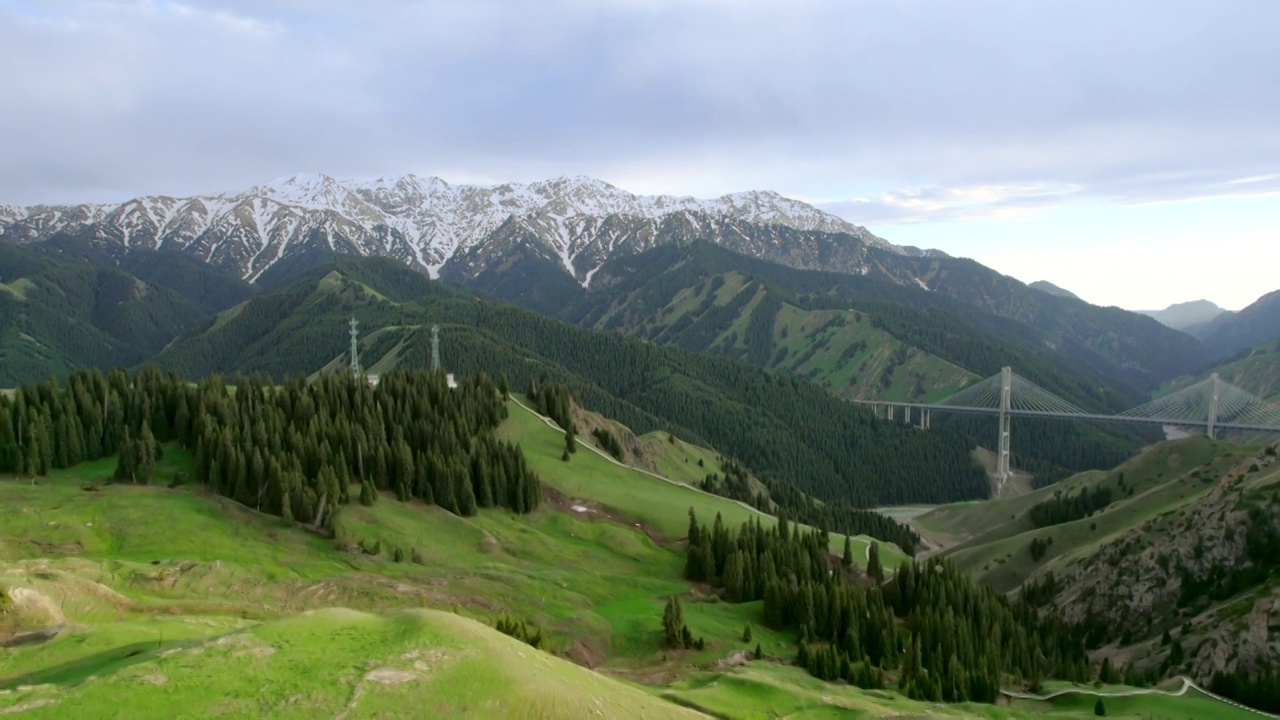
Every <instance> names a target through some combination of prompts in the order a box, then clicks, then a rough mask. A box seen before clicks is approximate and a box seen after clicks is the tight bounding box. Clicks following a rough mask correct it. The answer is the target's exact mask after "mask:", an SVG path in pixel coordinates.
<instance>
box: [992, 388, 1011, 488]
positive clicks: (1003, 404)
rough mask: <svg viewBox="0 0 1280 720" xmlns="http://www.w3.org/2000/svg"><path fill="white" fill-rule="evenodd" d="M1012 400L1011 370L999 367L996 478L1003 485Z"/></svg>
mask: <svg viewBox="0 0 1280 720" xmlns="http://www.w3.org/2000/svg"><path fill="white" fill-rule="evenodd" d="M1012 400H1013V370H1012V369H1011V368H1008V367H1003V368H1000V438H999V441H1000V447H999V450H998V452H997V455H996V480H997V481H998V482H999V483H1000V484H1001V485H1004V484H1005V482H1006V481H1007V480H1008V479H1009V441H1010V433H1009V430H1010V427H1009V420H1010V414H1009V410H1010V409H1011V405H1012Z"/></svg>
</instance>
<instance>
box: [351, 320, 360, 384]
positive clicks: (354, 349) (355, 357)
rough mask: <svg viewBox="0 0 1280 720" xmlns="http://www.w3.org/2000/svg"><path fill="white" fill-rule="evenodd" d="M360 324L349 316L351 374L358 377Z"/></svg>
mask: <svg viewBox="0 0 1280 720" xmlns="http://www.w3.org/2000/svg"><path fill="white" fill-rule="evenodd" d="M359 326H360V323H358V322H356V317H355V316H354V315H352V316H351V374H352V375H353V376H355V377H356V378H359V377H360V329H359Z"/></svg>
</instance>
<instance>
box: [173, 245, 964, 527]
mask: <svg viewBox="0 0 1280 720" xmlns="http://www.w3.org/2000/svg"><path fill="white" fill-rule="evenodd" d="M411 297H416V298H418V299H417V300H415V301H412V302H409V301H407V300H408V298H411ZM352 314H354V315H355V317H356V318H357V319H358V320H359V321H360V323H361V326H362V327H364V328H366V329H367V330H368V331H369V337H368V340H367V341H366V343H365V345H364V347H363V348H362V351H361V352H362V356H363V359H364V363H365V366H366V367H371V368H375V369H376V370H378V371H381V370H382V369H384V368H386V369H389V368H391V367H394V366H401V367H426V366H429V364H430V357H431V355H430V333H429V327H430V325H431V324H434V323H438V324H439V325H440V326H441V328H442V330H441V335H442V343H441V344H442V356H443V360H444V364H445V366H446V368H447V369H448V370H450V371H453V372H457V373H460V374H463V375H471V374H475V373H480V372H485V373H488V374H489V375H490V377H495V378H496V377H503V376H505V377H506V378H507V380H508V381H509V382H510V384H511V386H512V387H516V388H523V387H526V386H527V385H528V383H529V382H530V381H532V380H547V381H552V382H562V383H564V384H566V385H567V386H568V387H570V388H571V389H572V391H573V393H574V395H575V396H577V397H578V398H579V399H580V400H581V401H582V402H583V404H584V405H586V406H587V407H589V408H591V409H593V410H597V411H599V412H602V413H603V414H605V415H607V416H609V417H613V418H616V419H618V420H619V421H621V422H624V423H626V424H627V425H628V426H630V427H632V428H633V429H635V430H636V431H637V432H641V433H643V432H648V431H650V430H656V429H667V430H671V431H673V432H677V433H679V434H681V435H682V436H683V437H688V438H690V439H694V440H701V441H705V442H706V443H708V444H710V445H712V446H714V447H716V448H718V449H720V450H721V451H722V452H725V453H726V454H729V455H731V456H733V457H736V458H738V459H739V460H741V461H742V462H744V463H746V464H747V465H748V466H749V467H751V468H752V469H753V470H755V471H756V472H758V473H760V474H761V476H762V477H766V478H770V479H777V480H779V481H783V482H787V483H792V484H795V485H796V486H797V487H799V488H800V489H802V490H804V491H806V492H809V493H810V494H812V495H814V496H815V497H818V498H820V499H824V500H844V501H847V502H851V503H854V504H857V505H861V506H867V505H872V504H878V503H901V502H922V501H927V500H928V499H931V498H932V499H941V498H951V499H959V498H966V497H968V498H971V497H981V496H983V495H985V493H986V480H985V477H984V474H983V472H982V470H981V469H980V468H978V467H977V466H976V465H975V464H974V463H973V462H972V460H971V459H970V458H969V451H970V450H971V447H970V445H969V441H968V440H967V439H965V438H964V437H962V436H959V435H954V434H949V433H917V432H914V431H912V430H910V429H909V428H905V427H901V426H894V425H891V424H887V423H880V422H877V421H875V420H874V419H873V418H872V417H871V416H870V414H868V413H866V412H863V411H861V410H859V409H857V408H855V407H853V406H850V405H849V404H847V403H845V402H843V401H840V400H838V399H836V398H835V397H833V396H831V395H829V394H828V393H826V392H824V391H823V390H822V389H821V388H819V387H817V386H815V385H811V384H809V383H805V382H802V381H799V380H796V379H791V378H783V377H778V376H775V375H771V374H769V373H765V372H762V371H760V370H757V369H754V368H751V367H749V366H746V365H743V364H741V363H737V362H732V361H727V360H720V359H714V358H709V357H706V356H701V355H695V354H691V353H686V352H682V351H680V350H678V349H675V348H669V347H664V346H660V345H654V344H652V343H646V342H642V341H639V340H635V339H631V338H627V337H624V336H621V335H618V334H615V333H605V332H598V331H589V330H583V329H580V328H577V327H574V326H572V325H568V324H566V323H563V322H558V321H556V320H552V319H549V318H546V317H544V316H541V315H538V314H536V313H532V312H529V311H524V310H520V309H518V308H515V307H512V306H509V305H504V304H501V303H495V302H490V301H486V300H483V299H481V298H478V297H476V296H474V295H472V294H470V293H466V292H464V291H461V290H458V289H456V288H453V287H451V286H448V285H443V284H440V283H434V282H431V281H429V280H427V279H426V278H423V277H422V276H420V275H418V274H416V273H414V272H412V271H410V270H408V269H406V268H404V267H403V266H400V265H398V264H396V263H395V262H393V261H389V260H364V259H361V260H355V259H344V260H342V261H340V262H339V263H337V264H336V265H333V266H331V267H324V268H319V269H317V270H315V271H314V272H313V273H312V274H311V275H310V276H309V277H308V278H307V279H305V280H302V281H299V282H297V283H295V284H294V285H290V286H288V287H286V288H284V289H282V290H280V291H277V292H275V293H270V294H268V295H266V296H263V297H261V298H255V299H253V300H250V301H249V302H248V303H245V304H243V305H242V306H237V307H236V308H234V309H232V310H230V311H227V312H224V313H223V314H222V315H220V316H219V317H218V318H217V319H216V320H214V321H213V322H211V324H210V327H209V328H208V329H207V330H206V331H205V332H202V333H197V334H193V335H192V336H190V337H187V338H184V339H183V340H181V341H179V342H177V343H175V344H174V345H173V346H172V347H170V348H168V349H167V350H166V351H165V352H164V353H162V354H161V355H160V356H159V357H158V358H157V362H158V363H159V364H160V365H161V366H162V367H164V368H165V369H172V370H175V371H177V372H178V373H179V374H181V375H183V376H184V377H199V376H201V375H205V374H209V373H213V372H231V371H233V370H241V371H244V372H250V373H252V372H266V373H268V374H270V375H272V376H273V377H276V378H283V377H286V376H289V375H298V374H308V373H311V372H314V371H316V370H318V369H320V368H322V367H324V366H325V365H326V364H328V363H329V362H330V361H332V360H333V359H334V358H338V357H340V356H342V355H343V353H344V351H345V350H346V348H347V345H348V342H349V341H348V338H347V335H346V320H347V318H348V317H349V316H350V315H352ZM375 329H376V330H378V332H376V333H375V332H373V331H374V330H375ZM384 361H385V362H384Z"/></svg>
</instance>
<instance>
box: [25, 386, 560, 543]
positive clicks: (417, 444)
mask: <svg viewBox="0 0 1280 720" xmlns="http://www.w3.org/2000/svg"><path fill="white" fill-rule="evenodd" d="M233 383H234V385H233V386H232V387H228V386H227V385H225V384H224V383H223V381H222V379H221V378H220V377H218V376H214V377H210V378H207V379H205V380H204V381H202V382H201V383H200V384H199V385H191V384H189V383H186V382H183V381H182V380H180V379H179V378H178V377H177V376H175V375H164V374H161V373H160V372H158V371H156V370H154V369H146V370H142V371H140V372H138V373H137V374H136V375H134V376H132V377H130V376H129V375H127V374H126V373H125V372H124V371H123V370H114V371H112V372H111V373H109V374H107V375H103V374H102V373H99V372H96V371H82V372H77V373H75V374H73V375H72V376H71V378H70V379H69V380H68V381H67V383H65V385H59V384H58V383H57V382H56V381H54V380H49V381H47V382H45V383H41V384H39V385H28V386H25V387H23V388H21V389H20V390H19V391H18V392H17V393H16V395H15V397H14V398H13V400H12V401H11V400H9V399H7V398H4V397H3V396H0V472H12V473H15V474H17V475H19V476H23V477H35V476H41V475H46V474H48V473H49V471H50V470H52V469H55V468H65V467H71V466H74V465H77V464H79V463H80V462H83V461H86V460H94V459H98V458H102V457H106V456H109V455H112V454H117V453H118V455H119V459H118V461H117V462H118V465H117V471H116V475H115V477H116V480H117V481H125V482H144V483H145V482H150V481H151V480H153V477H152V472H151V469H152V467H153V465H154V460H155V459H156V457H157V456H158V455H159V453H160V452H162V446H163V444H165V443H169V442H177V443H179V444H181V445H182V446H184V447H186V448H187V449H189V450H191V451H192V452H194V454H195V457H196V472H197V477H196V478H195V479H196V480H197V481H198V482H200V483H202V484H205V485H206V486H208V487H209V488H210V489H211V490H212V491H214V492H217V493H218V494H220V495H224V496H226V497H229V498H232V499H234V500H236V501H237V502H239V503H242V504H244V505H246V506H249V507H252V508H255V509H258V510H261V511H263V512H267V513H270V514H273V515H278V516H281V517H283V518H286V519H289V520H294V521H297V522H300V523H306V524H308V525H310V526H312V527H314V528H316V529H321V530H325V531H328V532H337V531H338V530H339V529H340V528H339V523H338V520H337V518H338V514H339V512H340V508H341V506H342V505H344V504H346V503H348V502H351V501H353V500H358V501H359V502H362V503H365V504H372V503H374V502H376V501H377V498H378V494H379V492H381V491H389V492H394V493H395V494H396V495H397V496H398V497H399V498H400V499H401V500H408V499H410V498H417V499H420V500H423V501H425V502H434V503H435V504H437V505H439V506H441V507H443V508H445V509H447V510H449V511H450V512H453V513H456V514H459V515H472V514H475V512H476V509H477V508H482V507H499V506H500V507H506V508H509V509H511V510H514V511H515V512H518V513H523V512H528V511H530V510H532V509H534V508H536V507H537V506H538V504H539V502H540V501H541V486H540V485H539V482H538V478H537V476H536V475H535V474H534V473H533V472H532V471H531V470H530V469H529V468H528V466H527V465H526V464H525V459H524V456H523V454H521V452H520V450H519V448H517V447H515V446H513V445H511V444H509V443H504V442H501V441H499V440H498V439H497V438H496V437H495V436H494V434H493V430H494V428H495V427H497V425H498V423H499V422H500V421H501V420H502V419H503V418H504V417H505V416H506V407H505V406H504V405H503V404H502V402H501V398H500V396H499V394H498V389H497V388H496V387H495V386H494V385H493V383H492V382H490V381H489V379H488V378H487V377H485V376H483V375H481V376H477V377H474V378H472V379H470V380H465V381H463V382H461V383H459V385H458V387H457V388H453V389H451V388H449V387H448V386H447V385H446V383H445V379H444V377H443V375H437V374H432V373H425V372H414V373H410V372H395V373H391V374H389V375H386V376H384V377H383V378H382V379H381V382H379V383H378V384H377V386H376V387H371V386H370V385H369V384H367V383H365V382H363V381H359V382H358V381H356V380H354V379H352V377H351V376H350V375H348V374H345V373H342V374H330V375H322V376H321V377H319V378H318V379H317V380H315V381H314V382H310V383H308V382H306V381H304V380H293V381H289V382H286V383H285V384H283V385H274V384H272V383H271V382H270V380H269V379H267V378H262V377H243V376H240V377H236V378H234V380H233ZM353 486H358V487H359V490H358V495H356V496H355V497H352V495H353V493H352V491H351V488H352V487H353Z"/></svg>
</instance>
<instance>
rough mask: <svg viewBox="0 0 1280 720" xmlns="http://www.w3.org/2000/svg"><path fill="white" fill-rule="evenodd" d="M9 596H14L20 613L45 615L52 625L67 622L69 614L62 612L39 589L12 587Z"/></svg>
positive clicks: (14, 604)
mask: <svg viewBox="0 0 1280 720" xmlns="http://www.w3.org/2000/svg"><path fill="white" fill-rule="evenodd" d="M9 597H11V598H13V607H14V608H15V609H17V610H18V611H19V612H20V613H23V614H30V615H40V616H44V617H45V618H47V620H48V622H49V624H51V625H65V624H66V622H67V616H66V615H64V614H62V610H61V609H60V608H59V607H58V606H57V605H55V604H54V603H53V601H52V600H50V599H49V596H48V595H45V594H44V593H42V592H40V591H39V590H32V589H31V588H24V587H16V588H11V589H10V590H9Z"/></svg>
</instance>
